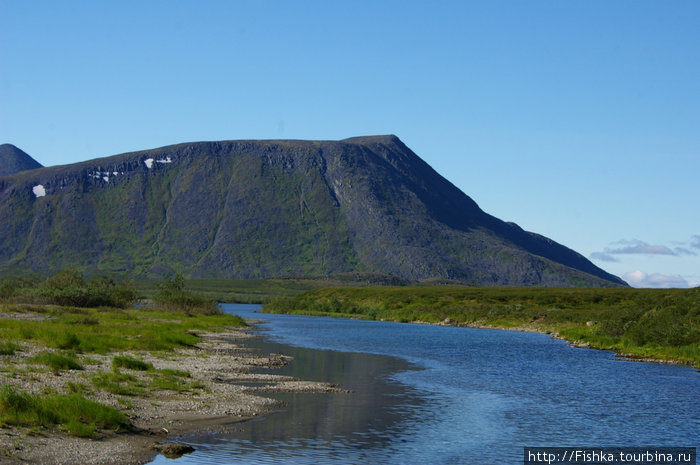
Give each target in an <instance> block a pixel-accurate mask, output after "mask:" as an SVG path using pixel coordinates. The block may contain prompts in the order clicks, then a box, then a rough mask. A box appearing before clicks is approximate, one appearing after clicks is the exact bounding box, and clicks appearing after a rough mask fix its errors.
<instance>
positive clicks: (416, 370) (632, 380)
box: [155, 307, 700, 465]
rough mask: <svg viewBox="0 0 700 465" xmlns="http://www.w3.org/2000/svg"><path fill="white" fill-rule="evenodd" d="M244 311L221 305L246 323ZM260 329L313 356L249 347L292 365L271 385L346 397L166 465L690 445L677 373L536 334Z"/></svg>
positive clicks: (413, 460)
mask: <svg viewBox="0 0 700 465" xmlns="http://www.w3.org/2000/svg"><path fill="white" fill-rule="evenodd" d="M229 308H233V307H229ZM255 308H256V307H235V309H236V312H237V313H243V315H244V316H247V317H251V316H257V317H260V316H261V315H253V314H252V313H250V312H251V311H253V310H254V309H255ZM262 317H263V318H268V317H269V319H270V321H269V323H268V324H265V325H263V328H269V329H270V335H271V336H272V337H273V338H274V340H275V341H278V342H280V343H283V344H291V345H294V346H304V347H312V348H314V350H312V349H302V348H298V347H291V346H285V345H280V344H272V343H270V342H269V341H265V340H260V341H257V342H256V344H257V345H258V348H259V349H260V350H265V351H271V352H278V353H283V354H287V355H291V356H292V357H294V362H292V363H291V364H290V365H289V366H288V367H286V368H284V369H283V370H282V371H275V373H280V374H286V375H291V376H296V377H299V378H301V379H309V380H321V381H331V382H335V383H338V384H339V385H341V386H343V387H346V388H349V389H353V390H354V391H355V392H353V393H352V394H327V395H326V394H322V395H309V394H284V395H280V397H279V398H280V399H283V400H284V401H285V402H286V403H287V408H286V409H285V410H284V411H282V412H281V413H279V414H275V415H270V416H268V417H266V418H265V419H263V420H261V421H255V422H250V423H246V424H242V425H240V430H238V431H235V432H233V433H231V434H225V435H220V436H216V435H213V436H203V437H192V438H188V440H189V441H190V442H192V443H193V445H195V447H196V448H197V449H198V451H197V452H196V453H195V454H193V455H191V456H185V457H183V458H182V459H179V460H178V461H176V462H171V461H168V462H167V463H169V464H170V463H176V464H178V465H181V464H183V463H186V464H195V463H196V464H208V463H212V464H214V463H216V464H226V463H236V464H238V463H241V464H258V463H263V464H265V463H284V464H307V463H308V464H314V465H318V464H326V463H328V464H331V463H332V464H358V463H370V464H376V463H381V464H420V465H424V464H472V463H480V464H510V463H512V464H516V463H522V451H523V447H525V446H542V447H547V446H570V445H583V446H593V447H604V446H649V445H657V446H694V445H695V446H697V445H698V439H699V437H698V431H700V429H699V428H700V403H699V402H698V399H699V398H700V376H698V373H697V371H695V370H693V369H691V368H687V367H675V366H664V365H655V364H644V363H634V362H625V361H617V360H615V358H614V355H613V354H612V353H611V352H606V351H596V350H587V349H575V348H572V347H569V346H568V345H567V344H566V343H564V342H563V341H553V340H551V339H550V338H549V337H548V336H546V335H543V334H530V333H518V332H509V331H489V330H477V329H466V328H448V327H435V326H423V325H407V324H393V323H381V322H368V321H352V320H335V319H319V318H306V317H290V316H275V315H270V316H267V315H262ZM329 348H333V349H335V350H341V351H345V352H352V351H356V352H362V353H341V352H334V351H329V350H324V349H329ZM372 353H374V354H377V355H371V354H372ZM381 354H392V355H396V356H398V357H401V359H397V358H392V357H387V356H384V355H381ZM409 362H410V363H409ZM411 364H413V365H411ZM155 463H158V464H165V463H166V462H165V459H162V458H161V459H159V460H158V461H156V462H155Z"/></svg>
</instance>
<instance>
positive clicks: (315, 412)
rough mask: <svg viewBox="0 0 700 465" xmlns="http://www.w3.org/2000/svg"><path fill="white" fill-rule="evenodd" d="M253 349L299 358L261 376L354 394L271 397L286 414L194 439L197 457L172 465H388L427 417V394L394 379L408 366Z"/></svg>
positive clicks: (262, 343) (368, 357) (268, 345)
mask: <svg viewBox="0 0 700 465" xmlns="http://www.w3.org/2000/svg"><path fill="white" fill-rule="evenodd" d="M247 345H248V346H249V347H251V348H253V349H254V350H259V351H261V353H279V354H284V355H289V356H291V357H293V360H292V361H291V362H290V363H289V364H288V365H286V366H285V367H283V368H280V369H261V370H258V372H260V373H274V374H280V375H285V376H293V377H296V378H300V379H303V380H309V381H328V382H331V383H335V384H337V385H339V386H340V387H342V388H344V389H348V390H350V391H351V392H349V393H323V394H318V393H275V394H270V397H273V398H275V399H278V400H280V401H281V402H282V403H283V405H284V407H283V408H282V409H281V411H279V412H278V413H274V414H271V415H267V416H265V417H264V418H261V419H259V420H255V421H250V422H246V423H242V424H240V425H237V426H236V427H235V429H234V431H230V432H225V433H222V434H208V435H197V436H190V437H186V438H184V439H185V441H184V442H189V443H191V444H193V445H195V447H196V448H197V452H196V453H194V454H192V455H188V456H184V457H182V458H181V459H178V460H176V461H175V462H173V461H170V460H169V461H168V462H167V463H168V464H170V463H177V464H190V463H198V464H199V463H217V464H221V463H234V462H235V463H237V464H238V463H298V464H301V463H313V464H319V463H363V462H367V460H369V456H372V457H373V458H372V459H371V460H370V462H375V461H376V459H377V457H380V456H382V455H384V456H385V457H384V458H385V459H386V461H387V463H388V462H389V461H390V458H391V457H390V455H391V452H390V449H391V448H390V447H389V446H390V444H391V443H393V442H402V441H406V439H405V437H406V430H407V428H408V427H407V423H415V420H414V418H415V417H416V416H424V415H426V412H425V409H424V408H423V406H424V400H423V398H422V397H421V396H420V394H419V393H418V392H416V391H415V390H413V389H411V388H409V387H407V386H405V385H404V384H402V383H399V382H398V381H396V380H395V379H392V376H393V375H395V374H396V373H398V372H405V371H407V370H411V369H413V367H411V365H410V364H409V363H408V362H406V361H403V360H400V359H397V358H393V357H387V356H381V355H372V354H361V353H343V352H336V351H329V350H315V349H305V348H300V347H291V346H287V345H282V344H276V343H273V342H270V341H268V340H266V339H262V338H261V339H258V340H255V341H252V342H251V343H250V344H248V343H247ZM382 451H385V452H382ZM163 460H164V459H162V458H159V459H158V460H156V461H155V462H153V463H156V464H157V463H161V461H163ZM163 463H165V462H163Z"/></svg>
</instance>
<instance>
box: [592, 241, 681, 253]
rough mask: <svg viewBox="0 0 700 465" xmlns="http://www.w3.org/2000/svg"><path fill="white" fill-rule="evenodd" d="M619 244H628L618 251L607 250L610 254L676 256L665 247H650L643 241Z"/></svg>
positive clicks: (621, 242) (620, 242)
mask: <svg viewBox="0 0 700 465" xmlns="http://www.w3.org/2000/svg"><path fill="white" fill-rule="evenodd" d="M618 243H619V244H626V245H625V246H624V247H620V248H617V249H611V248H606V249H605V252H606V253H609V254H643V255H675V253H674V252H673V250H671V249H669V248H668V247H666V246H665V245H650V244H647V243H645V242H642V241H638V240H634V241H619V242H618Z"/></svg>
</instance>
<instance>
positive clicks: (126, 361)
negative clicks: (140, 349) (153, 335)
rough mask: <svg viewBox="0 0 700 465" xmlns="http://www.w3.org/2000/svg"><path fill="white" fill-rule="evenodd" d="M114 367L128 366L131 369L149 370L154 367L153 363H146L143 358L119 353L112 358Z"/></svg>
mask: <svg viewBox="0 0 700 465" xmlns="http://www.w3.org/2000/svg"><path fill="white" fill-rule="evenodd" d="M112 367H113V368H114V369H117V368H126V369H129V370H138V371H148V370H152V369H153V364H151V363H146V362H144V361H143V360H138V359H135V358H131V357H127V356H123V355H117V356H116V357H114V358H113V359H112Z"/></svg>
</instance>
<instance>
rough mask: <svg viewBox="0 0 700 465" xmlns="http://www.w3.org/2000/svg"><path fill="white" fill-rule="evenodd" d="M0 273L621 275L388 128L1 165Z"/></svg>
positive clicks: (520, 281)
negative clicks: (495, 208)
mask: <svg viewBox="0 0 700 465" xmlns="http://www.w3.org/2000/svg"><path fill="white" fill-rule="evenodd" d="M0 243H2V244H3V246H2V248H1V249H0V273H3V274H8V273H17V272H26V271H33V272H39V273H46V272H50V271H54V270H57V269H60V268H62V267H69V266H70V267H76V268H78V269H81V270H84V271H87V272H96V271H99V272H108V273H127V274H131V275H133V276H144V277H155V276H160V275H163V274H167V273H171V272H174V271H177V272H180V273H183V274H185V275H186V276H192V277H238V278H254V277H271V276H285V275H326V274H334V273H379V274H384V275H390V276H395V277H399V278H402V279H406V280H426V279H438V280H457V281H460V282H463V283H469V284H475V285H546V286H570V285H573V286H616V285H624V282H622V281H621V280H620V279H619V278H617V277H615V276H612V275H610V274H608V273H606V272H605V271H603V270H601V269H600V268H598V267H596V266H595V265H593V264H592V263H591V262H590V261H588V260H587V259H586V258H584V257H583V256H581V255H580V254H578V253H576V252H574V251H573V250H570V249H568V248H566V247H564V246H562V245H560V244H557V243H556V242H554V241H552V240H550V239H547V238H545V237H543V236H540V235H538V234H534V233H530V232H526V231H523V230H522V229H521V228H519V227H518V226H517V225H515V224H512V223H505V222H503V221H501V220H499V219H497V218H494V217H493V216H490V215H488V214H486V213H484V212H483V211H482V210H481V209H480V208H479V207H478V206H477V204H476V203H475V202H474V201H473V200H472V199H470V198H469V197H468V196H467V195H465V194H464V193H463V192H461V191H460V190H459V189H457V188H456V187H455V186H454V185H452V184H451V183H450V182H448V181H447V180H445V179H444V178H443V177H442V176H440V175H439V174H438V173H437V172H435V171H434V170H433V169H432V168H431V167H430V166H428V165H427V164H426V163H425V162H424V161H423V160H421V159H420V158H419V157H418V156H417V155H416V154H415V153H413V152H412V151H411V150H410V149H409V148H407V147H406V146H405V145H404V144H403V143H402V142H401V141H400V140H399V139H398V138H397V137H395V136H374V137H360V138H352V139H346V140H342V141H293V140H278V141H273V140H270V141H253V140H251V141H224V142H200V143H186V144H179V145H173V146H168V147H163V148H158V149H154V150H147V151H142V152H134V153H127V154H122V155H116V156H112V157H108V158H102V159H95V160H90V161H86V162H82V163H77V164H72V165H66V166H55V167H49V168H42V169H36V170H31V171H24V172H20V173H16V174H13V175H11V176H4V177H0Z"/></svg>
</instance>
